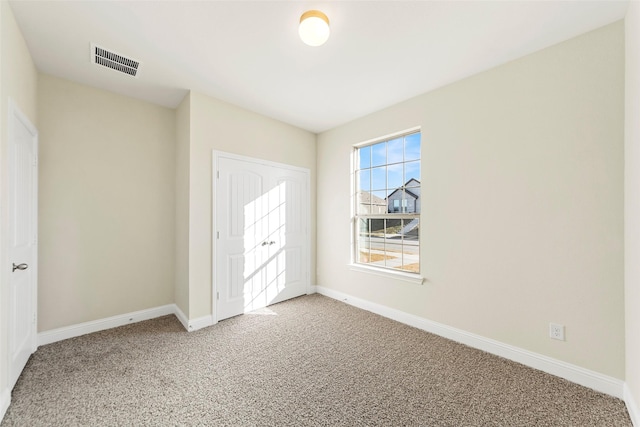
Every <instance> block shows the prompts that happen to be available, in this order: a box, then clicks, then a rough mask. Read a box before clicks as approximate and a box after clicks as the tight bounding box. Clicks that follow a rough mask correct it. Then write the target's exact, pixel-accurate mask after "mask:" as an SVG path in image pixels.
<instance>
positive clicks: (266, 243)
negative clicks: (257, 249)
mask: <svg viewBox="0 0 640 427" xmlns="http://www.w3.org/2000/svg"><path fill="white" fill-rule="evenodd" d="M268 244H269V242H262V244H261V245H260V246H267V245H268Z"/></svg>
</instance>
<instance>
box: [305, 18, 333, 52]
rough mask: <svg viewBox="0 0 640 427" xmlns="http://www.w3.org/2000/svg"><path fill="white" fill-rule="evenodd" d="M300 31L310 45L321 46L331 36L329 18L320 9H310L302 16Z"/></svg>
mask: <svg viewBox="0 0 640 427" xmlns="http://www.w3.org/2000/svg"><path fill="white" fill-rule="evenodd" d="M298 33H299V34H300V38H301V39H302V41H303V42H305V43H306V44H308V45H309V46H320V45H323V44H324V42H326V41H327V39H328V38H329V34H330V33H331V31H330V30H329V18H327V15H325V14H324V13H322V12H320V11H319V10H308V11H306V12H305V13H303V14H302V16H301V17H300V27H298Z"/></svg>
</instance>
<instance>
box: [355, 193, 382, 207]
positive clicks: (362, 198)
mask: <svg viewBox="0 0 640 427" xmlns="http://www.w3.org/2000/svg"><path fill="white" fill-rule="evenodd" d="M358 197H359V203H363V204H365V205H369V204H371V205H381V206H386V205H387V202H386V201H385V200H384V199H381V198H380V197H378V196H374V195H373V194H371V193H369V192H366V191H363V192H361V193H358Z"/></svg>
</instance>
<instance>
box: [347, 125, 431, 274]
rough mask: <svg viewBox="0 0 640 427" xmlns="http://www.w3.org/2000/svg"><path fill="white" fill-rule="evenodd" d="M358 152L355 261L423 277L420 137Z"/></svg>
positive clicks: (408, 136) (397, 139) (382, 143)
mask: <svg viewBox="0 0 640 427" xmlns="http://www.w3.org/2000/svg"><path fill="white" fill-rule="evenodd" d="M355 150H356V152H355V156H354V157H355V184H356V188H355V191H356V215H355V216H356V218H355V219H356V221H355V227H356V229H355V233H356V254H355V261H356V262H357V263H360V264H368V265H372V266H376V267H385V268H390V269H398V270H403V271H407V272H413V273H419V271H420V239H419V228H420V132H413V133H410V134H406V135H402V136H399V137H394V138H393V139H390V140H385V141H380V142H377V143H375V144H371V145H366V146H359V147H357V148H356V149H355Z"/></svg>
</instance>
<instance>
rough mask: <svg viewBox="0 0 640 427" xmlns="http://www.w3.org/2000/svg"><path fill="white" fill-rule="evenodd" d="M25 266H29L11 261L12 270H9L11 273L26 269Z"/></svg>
mask: <svg viewBox="0 0 640 427" xmlns="http://www.w3.org/2000/svg"><path fill="white" fill-rule="evenodd" d="M27 268H29V265H27V264H25V263H22V264H18V265H16V263H15V262H14V263H13V270H12V271H11V272H12V273H13V272H14V271H16V270H26V269H27Z"/></svg>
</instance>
